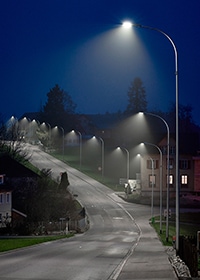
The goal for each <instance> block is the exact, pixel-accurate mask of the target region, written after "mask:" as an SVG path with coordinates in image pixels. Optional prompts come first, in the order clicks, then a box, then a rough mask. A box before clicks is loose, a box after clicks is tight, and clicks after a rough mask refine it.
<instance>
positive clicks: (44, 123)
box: [42, 122, 51, 147]
mask: <svg viewBox="0 0 200 280" xmlns="http://www.w3.org/2000/svg"><path fill="white" fill-rule="evenodd" d="M42 125H47V126H48V131H49V147H50V143H51V126H50V124H49V123H48V122H43V123H42Z"/></svg>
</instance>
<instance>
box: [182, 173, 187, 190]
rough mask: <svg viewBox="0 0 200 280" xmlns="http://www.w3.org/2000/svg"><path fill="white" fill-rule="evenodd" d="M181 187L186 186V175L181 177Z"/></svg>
mask: <svg viewBox="0 0 200 280" xmlns="http://www.w3.org/2000/svg"><path fill="white" fill-rule="evenodd" d="M181 186H182V187H187V186H188V175H181Z"/></svg>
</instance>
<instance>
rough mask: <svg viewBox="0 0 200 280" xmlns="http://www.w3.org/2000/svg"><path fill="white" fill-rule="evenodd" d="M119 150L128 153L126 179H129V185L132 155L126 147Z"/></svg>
mask: <svg viewBox="0 0 200 280" xmlns="http://www.w3.org/2000/svg"><path fill="white" fill-rule="evenodd" d="M117 149H118V150H122V149H124V151H125V152H126V154H127V161H126V179H127V183H128V180H129V174H130V153H129V151H128V150H127V149H126V148H124V147H117Z"/></svg>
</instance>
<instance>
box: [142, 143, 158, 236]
mask: <svg viewBox="0 0 200 280" xmlns="http://www.w3.org/2000/svg"><path fill="white" fill-rule="evenodd" d="M144 144H145V145H151V146H153V147H155V148H157V149H158V151H159V153H160V234H162V162H163V157H162V151H161V149H160V148H159V147H158V146H157V145H155V144H152V143H148V142H144Z"/></svg>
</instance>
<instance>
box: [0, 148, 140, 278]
mask: <svg viewBox="0 0 200 280" xmlns="http://www.w3.org/2000/svg"><path fill="white" fill-rule="evenodd" d="M28 150H29V152H30V153H31V159H30V161H31V162H32V164H33V165H35V166H36V167H38V168H39V169H42V168H47V169H48V168H49V169H51V171H52V177H53V178H54V179H57V177H59V174H60V172H63V171H67V173H68V176H69V182H70V190H71V192H73V193H74V194H77V195H78V199H79V200H80V202H81V203H82V204H83V205H84V207H85V208H86V212H87V215H88V216H89V220H90V228H89V230H88V231H87V232H86V233H84V234H80V235H76V236H75V237H73V238H70V239H62V240H59V241H54V242H48V243H44V244H42V245H39V246H33V247H29V248H25V249H22V250H15V251H13V252H7V253H3V254H1V255H0V279H4V280H6V279H9V280H13V279H15V280H18V279H37V280H47V279H48V280H61V279H69V280H79V279H80V280H108V279H116V278H117V275H119V271H120V270H121V268H122V267H123V265H124V263H125V262H126V259H127V258H128V256H129V255H130V253H131V251H132V250H133V248H134V247H135V246H136V244H137V242H138V240H139V238H140V228H139V226H138V225H137V223H136V222H135V220H134V218H133V217H132V216H131V214H130V213H129V212H128V211H127V210H126V209H127V208H128V207H126V205H128V204H126V203H125V202H124V201H123V200H121V199H120V198H119V197H118V196H116V195H115V194H114V193H113V191H111V190H110V189H109V188H107V187H106V186H104V185H102V184H100V183H99V182H97V181H95V180H93V179H91V178H90V177H88V176H86V175H85V174H83V173H81V172H79V171H77V170H75V169H73V168H71V167H70V166H68V165H66V164H65V163H63V162H61V161H59V160H57V159H55V158H53V157H52V156H50V155H49V154H47V153H45V152H43V151H41V150H40V149H39V148H38V147H36V146H31V145H29V146H28Z"/></svg>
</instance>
